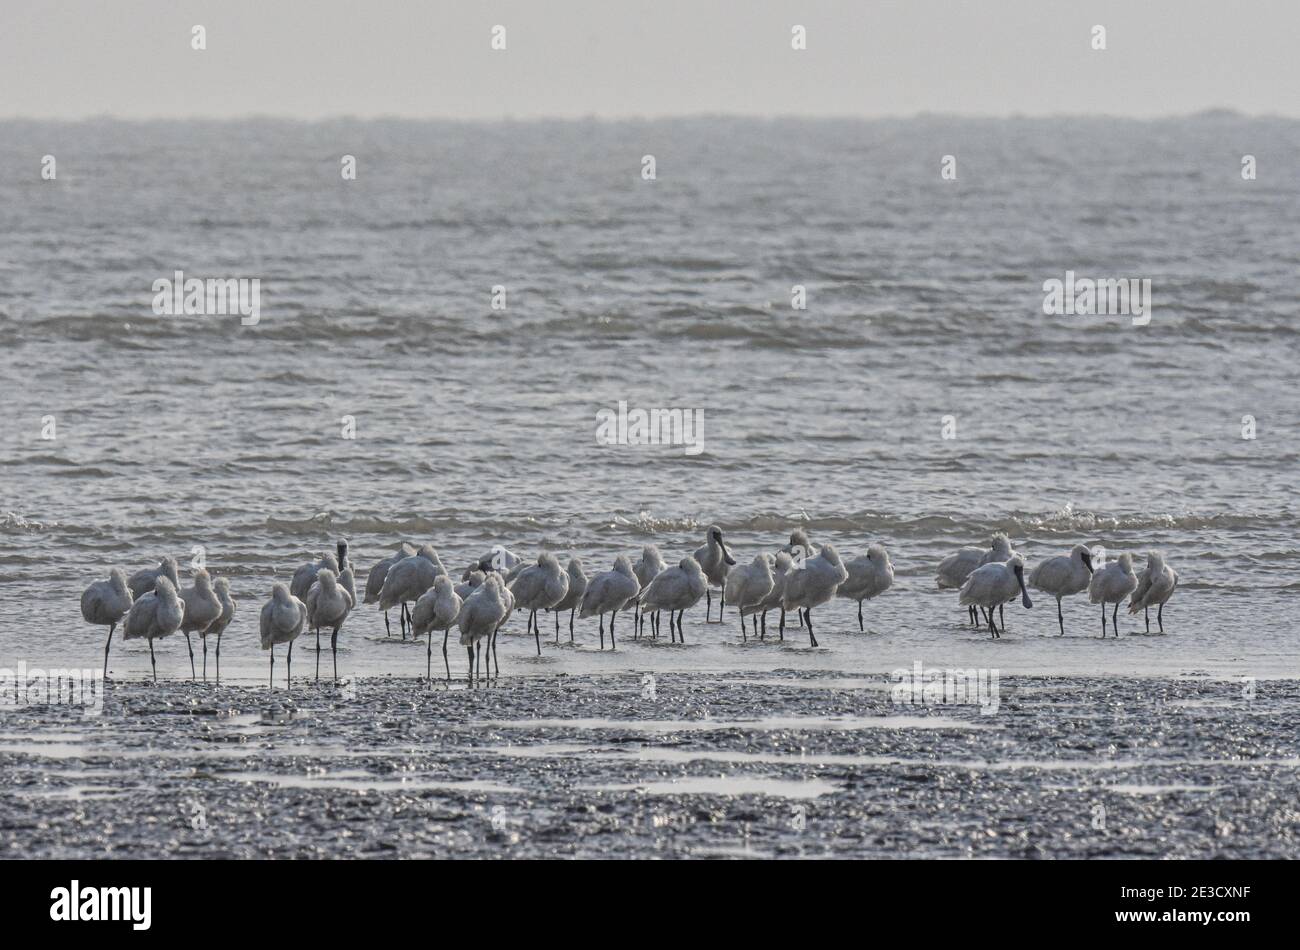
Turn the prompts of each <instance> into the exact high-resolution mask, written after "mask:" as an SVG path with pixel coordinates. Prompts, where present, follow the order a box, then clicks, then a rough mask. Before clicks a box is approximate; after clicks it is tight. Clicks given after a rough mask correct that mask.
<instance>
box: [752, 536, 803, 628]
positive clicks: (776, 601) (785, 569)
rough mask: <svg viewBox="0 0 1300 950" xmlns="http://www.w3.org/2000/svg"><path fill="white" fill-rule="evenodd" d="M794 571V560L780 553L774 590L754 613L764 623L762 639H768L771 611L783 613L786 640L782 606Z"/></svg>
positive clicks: (782, 626)
mask: <svg viewBox="0 0 1300 950" xmlns="http://www.w3.org/2000/svg"><path fill="white" fill-rule="evenodd" d="M792 570H794V558H792V557H791V556H790V555H789V554H788V553H787V552H785V551H778V552H777V555H776V558H775V563H774V564H773V567H772V590H771V591H770V592H769V593H768V595H767V596H766V597H764V598H763V599H762V600H761V601H759V602H758V606H757V607H755V608H754V612H755V613H757V614H758V615H759V617H761V618H762V621H763V626H762V633H760V634H759V638H760V639H764V638H766V637H767V612H768V611H769V610H779V611H781V623H780V627H781V639H782V640H784V639H785V608H784V607H782V606H781V602H782V601H783V600H784V599H785V582H786V579H787V578H788V577H789V576H790V572H791V571H792Z"/></svg>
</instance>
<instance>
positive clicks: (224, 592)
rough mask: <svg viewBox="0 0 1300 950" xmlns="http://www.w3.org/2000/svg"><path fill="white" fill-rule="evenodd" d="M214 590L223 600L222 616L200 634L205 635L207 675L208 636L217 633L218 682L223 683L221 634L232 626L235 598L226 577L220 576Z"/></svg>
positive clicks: (204, 646)
mask: <svg viewBox="0 0 1300 950" xmlns="http://www.w3.org/2000/svg"><path fill="white" fill-rule="evenodd" d="M212 588H213V590H215V591H216V592H217V599H218V600H220V601H221V616H220V617H218V618H217V619H216V620H214V621H212V623H210V624H208V626H207V629H205V630H204V631H203V633H202V634H200V636H202V637H203V670H204V676H205V677H206V676H207V667H208V637H210V636H212V634H214V633H215V634H216V635H217V683H218V684H220V683H221V635H222V634H223V633H225V632H226V628H227V627H229V626H230V621H232V620H234V619H235V598H234V597H232V596H230V581H228V580H226V578H224V577H218V578H217V579H216V581H214V582H213V585H212Z"/></svg>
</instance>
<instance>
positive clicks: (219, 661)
mask: <svg viewBox="0 0 1300 950" xmlns="http://www.w3.org/2000/svg"><path fill="white" fill-rule="evenodd" d="M217 685H218V686H220V685H221V634H219V633H218V634H217Z"/></svg>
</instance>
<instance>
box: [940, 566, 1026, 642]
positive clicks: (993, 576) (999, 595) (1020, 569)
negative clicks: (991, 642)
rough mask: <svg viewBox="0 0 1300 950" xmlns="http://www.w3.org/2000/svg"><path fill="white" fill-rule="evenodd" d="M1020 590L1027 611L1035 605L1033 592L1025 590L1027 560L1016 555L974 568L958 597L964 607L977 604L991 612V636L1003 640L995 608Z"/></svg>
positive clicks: (989, 617) (989, 616)
mask: <svg viewBox="0 0 1300 950" xmlns="http://www.w3.org/2000/svg"><path fill="white" fill-rule="evenodd" d="M1017 593H1019V594H1020V602H1021V603H1022V604H1024V606H1025V609H1026V610H1028V609H1029V608H1030V607H1032V606H1034V602H1033V601H1032V600H1030V599H1029V591H1027V590H1025V559H1024V558H1022V557H1021V556H1020V555H1019V554H1013V555H1011V559H1010V560H1009V561H992V562H990V563H988V564H985V565H984V566H983V567H979V568H976V569H975V570H973V571H971V572H970V576H968V577H967V578H966V583H964V584H962V585H961V594H960V597H959V598H958V599H959V601H960V602H961V604H962V605H963V606H971V605H974V606H976V607H983V608H984V609H985V610H986V611H988V620H989V632H990V633H991V634H992V637H991V639H1001V636H1002V635H1001V634H1000V633H998V627H997V624H996V623H995V622H994V620H993V608H994V607H1001V606H1002V605H1003V604H1005V603H1006V602H1007V601H1010V600H1015V599H1016V594H1017Z"/></svg>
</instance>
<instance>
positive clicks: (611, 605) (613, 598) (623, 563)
mask: <svg viewBox="0 0 1300 950" xmlns="http://www.w3.org/2000/svg"><path fill="white" fill-rule="evenodd" d="M639 593H641V584H640V583H639V582H638V581H637V579H636V575H635V574H633V573H632V562H631V561H629V560H628V559H627V555H626V554H620V555H619V556H618V557H617V558H615V560H614V569H613V570H612V571H603V572H601V573H600V574H597V575H596V576H595V577H593V578H592V579H591V581H590V582H589V583H588V584H587V592H586V593H585V594H583V595H582V609H581V610H580V611H579V612H578V616H579V617H580V618H582V619H586V618H587V617H594V616H599V617H600V648H601V649H602V650H603V649H605V614H607V613H608V614H609V615H610V618H609V648H610V649H611V650H615V649H617V646H616V645H615V643H614V620H615V619H616V618H617V617H618V612H619V611H620V610H622V609H623V608H624V607H626V606H627V605H628V604H630V603H632V602H633V601H634V600H636V597H637V595H638V594H639Z"/></svg>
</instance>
